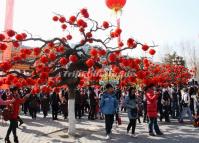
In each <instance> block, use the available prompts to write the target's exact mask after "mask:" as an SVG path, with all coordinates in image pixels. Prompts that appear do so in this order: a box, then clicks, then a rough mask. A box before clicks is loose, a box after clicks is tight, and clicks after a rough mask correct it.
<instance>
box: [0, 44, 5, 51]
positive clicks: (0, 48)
mask: <svg viewBox="0 0 199 143" xmlns="http://www.w3.org/2000/svg"><path fill="white" fill-rule="evenodd" d="M6 49H7V45H6V44H3V43H0V50H2V51H3V50H6Z"/></svg>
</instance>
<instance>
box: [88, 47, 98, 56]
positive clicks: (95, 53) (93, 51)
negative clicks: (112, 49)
mask: <svg viewBox="0 0 199 143" xmlns="http://www.w3.org/2000/svg"><path fill="white" fill-rule="evenodd" d="M97 53H98V52H97V50H96V49H95V48H92V49H91V50H90V55H91V56H93V57H95V56H97Z"/></svg>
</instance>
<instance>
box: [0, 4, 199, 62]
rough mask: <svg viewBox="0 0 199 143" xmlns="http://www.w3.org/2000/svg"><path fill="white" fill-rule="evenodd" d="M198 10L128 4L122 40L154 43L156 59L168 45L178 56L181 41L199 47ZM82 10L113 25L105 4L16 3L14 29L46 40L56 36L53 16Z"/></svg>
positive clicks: (1, 9) (1, 11) (0, 8)
mask: <svg viewBox="0 0 199 143" xmlns="http://www.w3.org/2000/svg"><path fill="white" fill-rule="evenodd" d="M5 1H6V0H0V31H3V25H4V15H5ZM198 6H199V0H127V4H126V6H125V7H124V9H123V13H122V16H121V26H122V29H123V33H122V34H123V35H122V36H123V39H126V38H128V37H134V38H136V39H137V40H139V41H142V42H144V43H145V42H146V43H152V41H154V42H155V43H156V44H158V45H159V47H158V48H157V49H158V50H157V51H158V52H157V55H156V57H155V58H157V59H158V58H160V57H161V56H162V55H164V53H165V52H166V51H167V50H165V48H164V47H165V45H168V44H169V45H172V46H173V50H175V51H178V52H179V53H180V52H181V49H180V47H179V46H176V45H178V43H180V42H182V41H189V42H191V43H194V44H196V45H197V46H199V44H198V43H199V42H198V41H199V8H198ZM82 7H87V8H88V10H89V11H90V15H91V17H93V18H95V19H97V20H100V21H103V20H104V19H106V20H107V19H108V20H110V21H112V22H113V23H114V22H115V19H116V18H115V15H114V14H113V13H112V12H111V11H110V10H108V9H107V8H106V6H105V2H104V0H72V1H69V0H15V13H14V29H15V30H17V31H23V30H24V29H25V30H28V31H29V32H31V33H33V34H34V35H40V36H42V37H45V38H48V37H51V36H53V35H59V34H60V32H59V30H58V29H56V28H57V27H56V26H55V24H54V23H53V22H51V17H52V16H53V12H57V13H60V14H64V15H66V16H70V15H71V14H75V13H76V11H77V10H79V9H80V8H82ZM49 33H50V34H49ZM198 49H199V47H198ZM131 54H135V53H133V52H132V53H131Z"/></svg>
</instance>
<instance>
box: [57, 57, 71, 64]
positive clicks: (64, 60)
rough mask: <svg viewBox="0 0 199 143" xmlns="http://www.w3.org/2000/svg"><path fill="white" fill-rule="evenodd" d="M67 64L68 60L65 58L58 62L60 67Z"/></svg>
mask: <svg viewBox="0 0 199 143" xmlns="http://www.w3.org/2000/svg"><path fill="white" fill-rule="evenodd" d="M68 62H69V61H68V59H67V58H64V57H62V58H61V59H60V60H59V63H60V64H61V65H62V66H64V65H66V64H67V63H68Z"/></svg>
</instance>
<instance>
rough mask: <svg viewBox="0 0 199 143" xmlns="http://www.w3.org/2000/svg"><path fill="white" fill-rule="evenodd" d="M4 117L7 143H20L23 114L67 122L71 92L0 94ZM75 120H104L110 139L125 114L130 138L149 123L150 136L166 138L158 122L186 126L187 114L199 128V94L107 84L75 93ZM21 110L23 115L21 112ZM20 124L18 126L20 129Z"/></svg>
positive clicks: (179, 89)
mask: <svg viewBox="0 0 199 143" xmlns="http://www.w3.org/2000/svg"><path fill="white" fill-rule="evenodd" d="M0 97H1V98H0V108H1V116H3V118H4V120H9V121H10V125H9V127H8V130H7V134H6V137H5V142H6V143H10V138H9V136H10V133H11V132H12V133H13V136H14V142H15V143H18V142H19V139H18V137H17V128H18V126H20V125H22V124H23V123H24V122H23V120H22V119H21V118H20V113H21V112H23V113H24V114H25V115H30V117H32V119H33V120H37V113H38V112H41V113H43V118H46V117H49V112H51V113H52V120H59V118H60V116H63V118H64V119H67V118H68V91H67V89H64V88H63V89H61V90H60V92H56V91H52V93H49V94H46V93H40V94H32V93H31V89H29V88H23V89H20V88H17V87H12V88H10V89H9V90H1V91H0ZM74 107H75V117H76V118H77V119H81V118H82V117H85V116H87V118H88V120H105V121H104V122H105V133H106V139H110V138H111V134H112V127H113V123H114V120H115V121H116V123H117V124H118V125H119V124H121V123H122V118H121V117H120V113H121V112H124V113H125V112H126V113H127V116H128V119H129V123H128V125H127V127H126V133H127V135H130V136H131V137H136V124H137V122H139V123H141V120H140V117H142V118H143V123H145V122H147V123H148V134H149V135H150V136H156V135H158V136H159V135H163V132H162V131H161V127H159V125H158V122H159V121H160V122H163V120H164V121H165V122H166V123H168V124H169V122H172V121H173V120H178V121H179V124H182V123H184V118H185V115H186V114H188V117H189V120H190V123H191V124H193V125H194V127H198V126H199V121H198V118H199V91H198V85H197V84H190V85H186V86H183V87H179V86H174V85H171V86H169V87H160V86H155V85H153V84H150V85H148V86H146V87H144V88H140V87H139V88H137V87H125V88H119V87H114V86H113V85H111V84H107V85H105V86H103V87H100V88H95V87H88V88H80V89H76V96H75V105H74ZM20 108H21V110H22V111H21V112H20ZM18 123H19V125H18Z"/></svg>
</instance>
